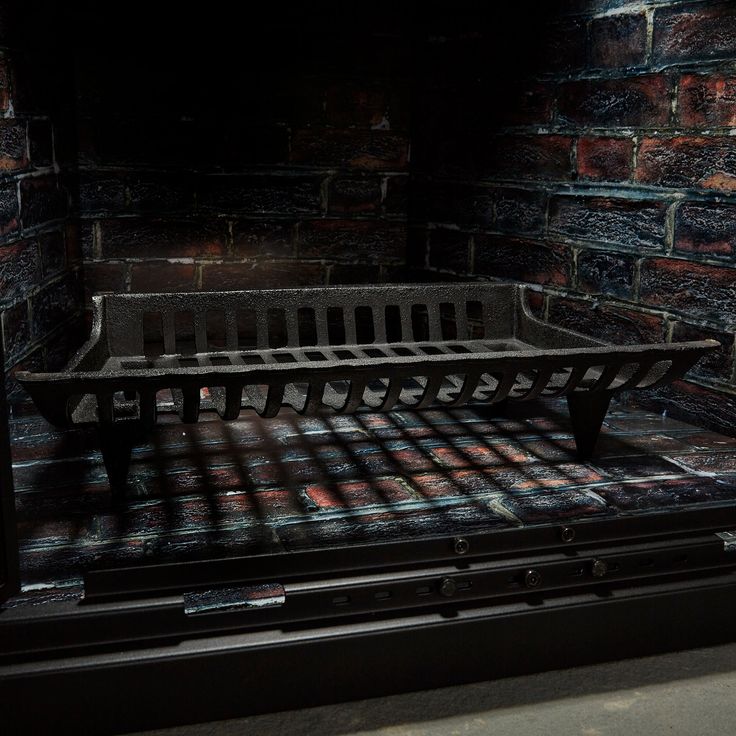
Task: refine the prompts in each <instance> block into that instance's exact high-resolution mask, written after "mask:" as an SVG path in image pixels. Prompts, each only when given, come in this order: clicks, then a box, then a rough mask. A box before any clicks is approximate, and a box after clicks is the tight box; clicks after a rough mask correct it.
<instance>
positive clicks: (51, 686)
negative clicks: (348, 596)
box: [0, 572, 736, 734]
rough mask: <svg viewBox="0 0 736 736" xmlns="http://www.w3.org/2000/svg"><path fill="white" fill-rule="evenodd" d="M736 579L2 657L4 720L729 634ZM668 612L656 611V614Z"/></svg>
mask: <svg viewBox="0 0 736 736" xmlns="http://www.w3.org/2000/svg"><path fill="white" fill-rule="evenodd" d="M734 607H736V579H735V576H734V574H733V573H732V572H722V573H720V574H717V575H712V576H709V577H699V578H698V579H692V578H686V577H683V578H680V579H677V580H669V581H665V582H663V581H660V582H659V583H654V584H652V585H649V586H646V587H637V586H632V585H626V584H622V585H619V586H615V585H606V584H602V585H599V586H598V587H597V588H595V589H591V590H588V591H575V592H572V593H567V594H562V595H542V594H533V595H529V596H527V597H526V598H520V599H519V600H517V601H515V602H508V601H498V602H493V603H486V604H474V605H466V606H461V605H456V606H454V607H448V608H445V609H443V610H430V611H424V612H418V613H415V614H411V615H403V616H402V615H390V614H388V615H385V616H380V617H377V618H376V617H371V618H365V619H363V620H360V621H354V622H349V623H345V622H339V621H336V622H333V623H332V624H330V625H328V626H324V625H320V623H319V622H317V623H315V624H314V625H311V626H306V627H303V628H299V629H291V628H289V627H275V628H271V629H267V630H262V631H254V632H246V633H239V634H229V635H217V636H211V637H204V638H199V639H189V640H180V641H177V642H173V643H168V644H167V643H157V642H149V643H148V644H147V645H140V646H137V647H124V646H120V645H116V646H113V647H108V648H107V650H106V649H105V648H98V649H97V650H96V651H91V652H89V653H86V654H77V655H70V656H66V657H63V658H56V659H48V658H44V657H43V656H38V657H37V658H36V659H35V660H31V659H29V660H27V661H25V662H21V663H17V664H9V665H0V712H2V714H3V728H4V729H6V730H7V732H8V733H34V734H44V733H54V732H58V724H59V723H74V724H75V728H77V729H80V730H82V731H90V732H94V733H124V732H129V731H134V730H140V729H149V728H157V727H166V726H174V725H178V724H185V723H192V722H196V721H204V720H215V719H224V718H233V717H237V716H242V715H248V714H255V713H265V712H273V711H278V710H284V709H292V708H297V707H307V706H314V705H319V704H323V703H330V702H336V701H341V700H349V699H358V698H368V697H374V696H378V695H386V694H389V693H396V692H405V691H409V690H417V689H424V688H432V687H440V686H445V685H449V684H458V683H464V682H472V681H477V680H488V679H492V678H497V677H504V676H509V675H520V674H525V673H529V672H534V671H540V670H545V669H558V668H562V667H571V666H575V665H581V664H589V663H592V662H599V661H605V660H609V659H621V658H624V657H632V656H644V655H648V654H654V653H660V652H665V651H671V650H673V649H683V648H686V647H693V646H705V645H712V644H716V643H722V642H726V641H731V640H733V637H734V631H733V626H732V620H733V610H734ZM663 619H666V625H663Z"/></svg>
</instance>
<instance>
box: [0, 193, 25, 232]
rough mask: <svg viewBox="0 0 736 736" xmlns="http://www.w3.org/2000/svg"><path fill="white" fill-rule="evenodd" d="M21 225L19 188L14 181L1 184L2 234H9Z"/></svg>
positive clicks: (0, 227) (0, 211)
mask: <svg viewBox="0 0 736 736" xmlns="http://www.w3.org/2000/svg"><path fill="white" fill-rule="evenodd" d="M19 225H20V206H19V203H18V188H17V185H16V183H15V182H14V181H6V182H3V183H2V184H0V236H1V235H8V234H9V233H12V232H14V231H15V230H17V229H18V227H19Z"/></svg>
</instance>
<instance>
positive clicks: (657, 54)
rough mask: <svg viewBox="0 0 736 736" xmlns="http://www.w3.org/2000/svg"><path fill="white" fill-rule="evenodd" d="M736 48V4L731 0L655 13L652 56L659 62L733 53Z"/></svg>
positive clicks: (664, 9) (661, 9)
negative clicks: (735, 5)
mask: <svg viewBox="0 0 736 736" xmlns="http://www.w3.org/2000/svg"><path fill="white" fill-rule="evenodd" d="M735 52H736V8H734V5H733V3H732V2H729V1H728V0H727V1H726V2H721V3H700V4H697V5H696V4H693V5H692V6H686V7H677V6H675V7H672V8H660V9H657V10H656V11H655V13H654V35H653V41H652V57H653V60H654V61H655V62H659V63H663V62H665V63H666V62H680V61H691V60H696V59H711V58H721V57H726V58H730V57H733V54H734V53H735Z"/></svg>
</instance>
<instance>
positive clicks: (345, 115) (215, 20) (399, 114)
mask: <svg viewBox="0 0 736 736" xmlns="http://www.w3.org/2000/svg"><path fill="white" fill-rule="evenodd" d="M283 10H284V9H283V8H280V7H279V8H275V9H274V11H273V12H270V13H269V12H264V11H263V10H261V11H260V12H259V14H258V16H257V17H252V18H249V20H248V22H247V23H246V24H245V25H243V24H241V23H240V22H238V23H237V24H234V25H233V23H232V19H229V18H228V13H227V10H226V9H219V10H218V9H217V8H213V9H212V12H211V13H198V14H197V17H196V19H192V20H188V19H187V18H186V16H185V15H184V14H178V15H177V17H176V18H174V19H166V21H165V23H163V22H161V21H156V20H154V21H153V22H152V23H151V24H144V25H143V26H142V24H140V23H139V20H138V19H137V18H135V17H132V18H130V19H128V20H126V18H122V19H119V18H117V17H116V20H115V22H116V24H118V23H121V24H122V29H119V30H120V32H119V33H118V34H116V37H119V38H120V39H122V40H121V41H120V42H116V41H115V40H113V39H110V37H109V34H107V33H104V32H103V31H104V25H105V24H106V23H107V22H108V21H109V18H102V19H99V18H98V14H97V11H95V13H91V14H89V15H88V16H87V17H86V18H80V21H79V22H80V24H81V25H80V28H82V31H81V32H80V34H79V44H78V49H77V59H76V67H77V87H78V89H77V92H78V94H77V97H78V100H77V104H78V109H77V112H78V116H79V130H80V138H79V163H80V201H79V206H80V210H79V214H80V218H81V232H82V243H83V247H84V276H85V283H86V291H87V295H88V296H89V294H91V293H92V292H96V291H133V292H146V291H162V290H189V289H191V290H198V289H205V290H209V289H236V288H249V287H268V286H300V285H320V284H339V283H348V282H380V281H385V280H391V279H392V278H395V277H396V274H397V273H398V272H399V270H400V269H401V268H403V266H404V264H405V260H406V219H407V218H406V189H407V186H406V185H407V180H408V156H409V138H408V121H409V97H408V93H409V87H408V82H409V79H408V76H409V66H408V56H407V53H408V47H407V44H406V38H405V36H404V34H403V30H402V27H401V25H400V26H399V27H398V28H396V27H395V26H394V25H393V24H392V23H386V20H390V16H388V17H386V18H384V19H383V20H382V19H381V14H378V16H377V17H369V18H366V19H363V20H360V21H358V20H357V19H356V18H355V17H352V16H351V17H348V16H350V14H347V13H343V14H342V15H341V13H340V6H339V5H337V4H333V3H322V4H318V5H317V6H316V7H310V8H301V9H300V8H296V7H294V8H290V9H289V12H288V13H285V12H282V11H283ZM384 25H385V26H386V27H384ZM130 38H135V39H136V42H135V43H130V42H129V39H130Z"/></svg>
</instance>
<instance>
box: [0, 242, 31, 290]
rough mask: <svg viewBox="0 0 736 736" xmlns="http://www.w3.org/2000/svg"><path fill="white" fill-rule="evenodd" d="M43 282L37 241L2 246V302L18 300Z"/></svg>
mask: <svg viewBox="0 0 736 736" xmlns="http://www.w3.org/2000/svg"><path fill="white" fill-rule="evenodd" d="M40 282H41V257H40V254H39V250H38V244H37V243H36V241H35V240H22V241H20V242H18V243H14V244H13V245H5V246H0V294H1V295H2V298H0V301H6V300H11V299H14V298H17V297H19V296H21V295H23V294H25V293H27V292H28V291H29V290H30V289H33V288H34V287H35V286H38V284H39V283H40Z"/></svg>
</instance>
